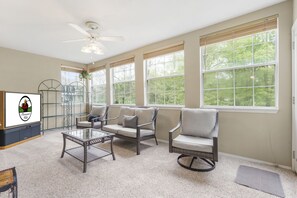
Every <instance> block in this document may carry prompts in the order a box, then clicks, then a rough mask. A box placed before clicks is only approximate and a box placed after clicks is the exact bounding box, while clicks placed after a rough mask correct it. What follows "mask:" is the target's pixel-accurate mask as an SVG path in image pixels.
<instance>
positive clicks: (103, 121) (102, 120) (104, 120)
mask: <svg viewBox="0 0 297 198" xmlns="http://www.w3.org/2000/svg"><path fill="white" fill-rule="evenodd" d="M119 117H120V116H117V117H114V118H107V119H100V121H101V129H102V127H103V125H104V123H105V124H107V121H111V120H116V119H119ZM102 118H103V117H102Z"/></svg>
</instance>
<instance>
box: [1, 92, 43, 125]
mask: <svg viewBox="0 0 297 198" xmlns="http://www.w3.org/2000/svg"><path fill="white" fill-rule="evenodd" d="M33 122H40V95H39V94H27V93H11V92H5V127H6V128H8V127H13V126H18V125H23V124H30V123H33Z"/></svg>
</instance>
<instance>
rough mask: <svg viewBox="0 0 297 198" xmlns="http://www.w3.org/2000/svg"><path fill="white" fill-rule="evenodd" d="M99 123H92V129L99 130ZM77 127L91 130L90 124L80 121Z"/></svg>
mask: <svg viewBox="0 0 297 198" xmlns="http://www.w3.org/2000/svg"><path fill="white" fill-rule="evenodd" d="M100 126H101V122H94V128H100ZM77 127H84V128H91V127H92V122H88V121H80V122H78V123H77Z"/></svg>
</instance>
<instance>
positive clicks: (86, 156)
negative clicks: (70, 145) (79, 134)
mask: <svg viewBox="0 0 297 198" xmlns="http://www.w3.org/2000/svg"><path fill="white" fill-rule="evenodd" d="M87 149H88V145H87V143H84V170H83V172H84V173H85V172H87V161H88V153H87Z"/></svg>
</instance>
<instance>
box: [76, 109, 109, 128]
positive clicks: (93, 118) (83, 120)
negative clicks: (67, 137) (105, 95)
mask: <svg viewBox="0 0 297 198" xmlns="http://www.w3.org/2000/svg"><path fill="white" fill-rule="evenodd" d="M107 113H108V106H93V107H92V110H91V112H90V114H88V115H86V116H81V117H77V118H76V128H78V129H79V128H96V129H100V128H101V120H103V119H106V117H107Z"/></svg>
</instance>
